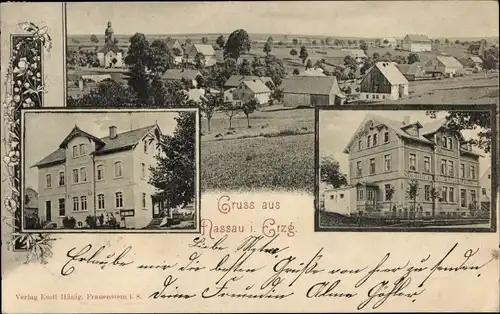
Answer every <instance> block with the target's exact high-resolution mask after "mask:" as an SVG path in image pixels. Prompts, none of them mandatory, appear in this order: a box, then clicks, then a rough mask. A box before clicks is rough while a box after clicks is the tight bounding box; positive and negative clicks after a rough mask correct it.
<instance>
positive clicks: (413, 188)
mask: <svg viewBox="0 0 500 314" xmlns="http://www.w3.org/2000/svg"><path fill="white" fill-rule="evenodd" d="M418 190H419V182H418V181H417V180H410V181H409V182H408V189H407V190H406V196H407V197H408V198H409V199H410V200H412V201H413V207H412V208H413V212H415V211H416V209H417V208H416V206H417V196H418Z"/></svg>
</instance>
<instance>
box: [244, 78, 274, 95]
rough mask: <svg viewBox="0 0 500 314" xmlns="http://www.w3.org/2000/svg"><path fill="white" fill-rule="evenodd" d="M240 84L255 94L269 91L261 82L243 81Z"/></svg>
mask: <svg viewBox="0 0 500 314" xmlns="http://www.w3.org/2000/svg"><path fill="white" fill-rule="evenodd" d="M241 84H245V85H246V86H247V87H248V88H249V89H250V90H251V91H252V92H254V93H255V94H258V93H267V92H270V91H271V90H270V89H269V88H268V87H267V86H266V84H264V83H262V81H261V80H253V81H244V82H242V83H241Z"/></svg>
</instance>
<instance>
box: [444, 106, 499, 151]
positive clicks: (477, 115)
mask: <svg viewBox="0 0 500 314" xmlns="http://www.w3.org/2000/svg"><path fill="white" fill-rule="evenodd" d="M446 121H447V122H448V127H449V128H450V129H451V130H454V131H456V132H461V131H464V130H476V129H478V128H479V129H480V130H479V132H478V133H477V137H478V138H477V139H471V140H469V143H470V144H472V145H477V146H478V147H479V148H480V149H482V150H484V152H485V153H489V152H491V145H492V144H491V140H492V131H491V112H490V111H448V115H447V116H446Z"/></svg>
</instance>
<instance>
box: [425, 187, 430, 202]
mask: <svg viewBox="0 0 500 314" xmlns="http://www.w3.org/2000/svg"><path fill="white" fill-rule="evenodd" d="M424 200H425V201H427V202H428V201H430V200H431V186H430V185H425V186H424Z"/></svg>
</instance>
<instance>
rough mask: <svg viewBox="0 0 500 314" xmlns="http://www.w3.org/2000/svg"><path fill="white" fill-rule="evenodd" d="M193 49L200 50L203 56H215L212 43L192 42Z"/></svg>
mask: <svg viewBox="0 0 500 314" xmlns="http://www.w3.org/2000/svg"><path fill="white" fill-rule="evenodd" d="M194 49H196V51H197V52H201V53H202V54H203V55H204V56H215V50H214V47H213V46H212V45H201V44H194Z"/></svg>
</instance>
